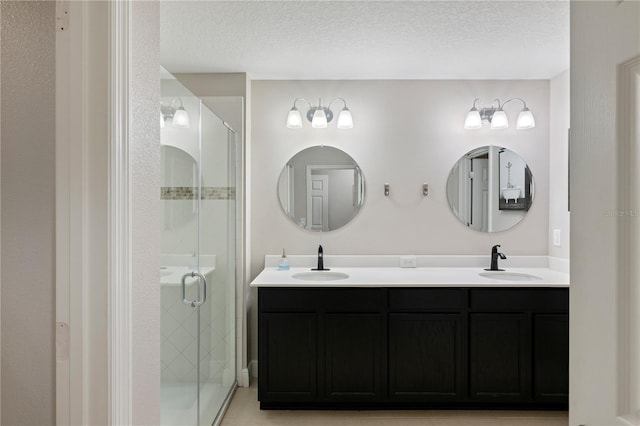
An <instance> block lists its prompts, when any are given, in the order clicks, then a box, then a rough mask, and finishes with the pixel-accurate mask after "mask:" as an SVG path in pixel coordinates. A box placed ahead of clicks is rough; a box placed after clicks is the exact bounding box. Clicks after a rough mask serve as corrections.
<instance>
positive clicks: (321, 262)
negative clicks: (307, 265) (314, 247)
mask: <svg viewBox="0 0 640 426" xmlns="http://www.w3.org/2000/svg"><path fill="white" fill-rule="evenodd" d="M311 270H312V271H330V269H328V268H325V267H324V260H323V254H322V246H318V267H317V268H311Z"/></svg>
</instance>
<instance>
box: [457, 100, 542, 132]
mask: <svg viewBox="0 0 640 426" xmlns="http://www.w3.org/2000/svg"><path fill="white" fill-rule="evenodd" d="M478 100H479V99H478V98H476V99H475V100H474V101H473V107H472V108H471V109H470V110H469V113H468V114H467V119H466V120H465V121H464V128H465V129H467V130H475V129H480V128H481V127H482V122H483V121H484V122H489V123H491V128H492V129H494V130H499V129H506V128H508V127H509V119H508V118H507V114H505V112H504V109H503V108H504V106H505V105H506V104H508V103H509V102H511V101H520V102H522V105H523V108H522V110H521V111H520V114H518V120H517V121H516V129H518V130H524V129H532V128H534V127H536V121H535V119H534V118H533V114H532V113H531V111H530V110H529V108H527V103H526V102H525V101H524V100H522V99H520V98H511V99H509V100H506V101H504V102H503V103H500V99H496V100H495V101H493V104H491V106H489V107H482V108H480V110H478V108H477V107H476V102H478Z"/></svg>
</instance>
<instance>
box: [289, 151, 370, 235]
mask: <svg viewBox="0 0 640 426" xmlns="http://www.w3.org/2000/svg"><path fill="white" fill-rule="evenodd" d="M278 197H279V200H280V206H281V207H282V210H283V211H284V213H285V214H286V215H287V217H288V218H289V219H290V220H291V221H292V222H293V223H295V224H296V225H298V226H299V227H301V228H304V229H308V230H311V231H318V232H327V231H333V230H335V229H338V228H340V227H342V226H344V225H346V224H347V223H349V222H350V221H351V220H352V219H353V218H354V217H355V216H356V215H357V213H358V211H360V209H361V207H362V204H363V202H364V178H363V176H362V171H361V170H360V167H359V166H358V164H357V163H356V162H355V160H354V159H353V158H351V157H350V156H349V155H348V154H346V153H345V152H344V151H341V150H339V149H337V148H334V147H330V146H313V147H311V148H307V149H304V150H302V151H300V152H298V153H297V154H296V155H294V156H293V157H292V158H291V159H290V160H289V161H288V162H287V164H286V165H285V167H284V168H283V170H282V172H281V173H280V178H279V180H278Z"/></svg>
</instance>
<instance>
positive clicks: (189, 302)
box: [181, 271, 207, 308]
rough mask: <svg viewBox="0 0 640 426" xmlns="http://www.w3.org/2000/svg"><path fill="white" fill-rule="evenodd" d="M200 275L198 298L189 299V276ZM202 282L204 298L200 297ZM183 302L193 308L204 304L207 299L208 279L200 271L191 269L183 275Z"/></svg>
mask: <svg viewBox="0 0 640 426" xmlns="http://www.w3.org/2000/svg"><path fill="white" fill-rule="evenodd" d="M195 277H198V299H196V300H187V278H195ZM200 282H202V284H203V290H202V298H200ZM181 285H182V302H183V303H184V304H185V305H190V306H191V307H192V308H195V307H197V306H200V305H202V304H203V303H204V302H206V301H207V279H206V278H205V277H204V275H202V274H201V273H200V272H196V271H191V272H187V273H186V274H184V275H183V276H182V282H181Z"/></svg>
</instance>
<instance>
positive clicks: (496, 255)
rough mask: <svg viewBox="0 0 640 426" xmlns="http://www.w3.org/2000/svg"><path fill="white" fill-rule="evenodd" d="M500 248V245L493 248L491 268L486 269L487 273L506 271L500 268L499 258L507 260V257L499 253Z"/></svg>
mask: <svg viewBox="0 0 640 426" xmlns="http://www.w3.org/2000/svg"><path fill="white" fill-rule="evenodd" d="M498 247H500V244H496V245H495V246H493V247H491V268H489V269H485V271H504V269H500V268H498V258H500V259H506V258H507V256H505V255H504V254H503V253H500V252H498Z"/></svg>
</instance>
